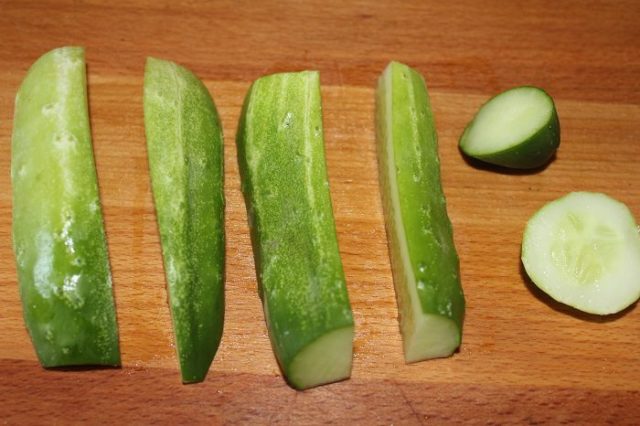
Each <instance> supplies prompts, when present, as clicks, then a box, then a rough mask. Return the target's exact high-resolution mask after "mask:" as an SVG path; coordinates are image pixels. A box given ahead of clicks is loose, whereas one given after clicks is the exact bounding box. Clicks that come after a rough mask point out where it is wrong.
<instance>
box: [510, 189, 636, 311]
mask: <svg viewBox="0 0 640 426" xmlns="http://www.w3.org/2000/svg"><path fill="white" fill-rule="evenodd" d="M522 263H523V265H524V267H525V270H526V271H527V274H528V275H529V277H530V278H531V280H532V281H533V282H534V283H535V285H536V286H538V287H539V288H540V289H541V290H542V291H544V292H545V293H547V294H548V295H549V296H551V297H552V298H553V299H555V300H557V301H558V302H561V303H564V304H566V305H569V306H572V307H574V308H576V309H579V310H581V311H584V312H588V313H591V314H598V315H607V314H613V313H616V312H620V311H621V310H623V309H625V308H627V307H628V306H630V305H631V304H633V303H634V302H635V301H637V300H638V298H639V297H640V235H639V234H638V226H637V225H636V222H635V220H634V218H633V215H632V214H631V212H630V211H629V209H628V208H627V206H625V205H624V204H623V203H621V202H619V201H616V200H614V199H613V198H610V197H608V196H607V195H605V194H601V193H592V192H572V193H570V194H568V195H566V196H564V197H562V198H560V199H557V200H555V201H552V202H550V203H548V204H547V205H545V206H544V207H542V208H541V209H540V210H539V211H538V212H537V213H536V214H534V215H533V216H532V217H531V219H530V220H529V222H528V223H527V226H526V228H525V231H524V237H523V241H522Z"/></svg>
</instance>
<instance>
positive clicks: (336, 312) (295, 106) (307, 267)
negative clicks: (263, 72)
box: [237, 71, 353, 389]
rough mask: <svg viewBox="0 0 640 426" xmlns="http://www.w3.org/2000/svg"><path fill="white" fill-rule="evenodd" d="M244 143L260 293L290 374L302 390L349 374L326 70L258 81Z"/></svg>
mask: <svg viewBox="0 0 640 426" xmlns="http://www.w3.org/2000/svg"><path fill="white" fill-rule="evenodd" d="M237 145H238V162H239V166H240V174H241V180H242V190H243V193H244V196H245V202H246V206H247V213H248V216H249V225H250V228H251V237H252V244H253V250H254V256H255V260H256V272H257V276H258V283H259V287H260V296H261V298H262V302H263V307H264V312H265V319H266V322H267V326H268V329H269V336H270V338H271V343H272V346H273V349H274V352H275V355H276V358H277V359H278V362H279V364H280V366H281V368H282V370H283V373H284V374H285V376H286V377H287V380H288V381H289V383H290V384H291V385H292V386H293V387H296V388H298V389H305V388H308V387H312V386H317V385H320V384H325V383H329V382H334V381H337V380H341V379H344V378H347V377H348V376H349V374H350V371H351V359H352V357H351V353H352V336H353V317H352V313H351V307H350V304H349V298H348V295H347V289H346V283H345V278H344V272H343V268H342V261H341V259H340V254H339V251H338V241H337V237H336V231H335V223H334V218H333V210H332V206H331V198H330V194H329V187H328V178H327V171H326V165H325V158H324V141H323V133H322V114H321V100H320V83H319V77H318V73H317V72H311V71H305V72H300V73H284V74H275V75H271V76H267V77H263V78H260V79H258V80H257V81H255V82H254V83H253V85H252V87H251V89H250V90H249V93H248V94H247V97H246V99H245V103H244V107H243V112H242V115H241V120H240V124H239V128H238V136H237ZM330 364H331V365H330Z"/></svg>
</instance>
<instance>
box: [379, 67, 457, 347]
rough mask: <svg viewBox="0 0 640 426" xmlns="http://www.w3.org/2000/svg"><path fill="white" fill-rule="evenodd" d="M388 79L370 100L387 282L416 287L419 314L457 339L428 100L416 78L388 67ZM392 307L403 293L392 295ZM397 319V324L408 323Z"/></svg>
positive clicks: (451, 257) (452, 264) (451, 249)
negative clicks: (389, 142) (435, 318)
mask: <svg viewBox="0 0 640 426" xmlns="http://www.w3.org/2000/svg"><path fill="white" fill-rule="evenodd" d="M387 72H391V73H392V77H391V78H392V93H391V94H389V93H387V90H386V87H385V82H384V74H383V76H382V77H381V78H380V81H379V85H378V91H377V96H376V114H377V120H376V121H377V129H376V130H377V140H378V143H377V146H378V160H379V177H380V185H381V193H382V201H383V203H382V204H383V210H384V217H385V223H386V228H387V234H388V235H389V236H390V238H389V251H390V257H391V263H392V271H393V278H394V283H395V284H396V287H403V286H408V285H409V281H410V280H409V279H408V278H407V275H409V274H411V275H413V276H414V277H415V282H416V283H418V282H420V281H422V283H423V284H424V286H423V288H422V289H420V288H418V296H419V299H420V305H421V307H422V312H423V313H425V314H436V315H441V316H444V317H446V318H449V319H451V320H453V321H454V322H455V324H456V326H457V328H458V331H459V336H458V341H460V340H461V337H462V323H463V318H464V309H465V300H464V295H463V292H462V286H461V284H460V272H459V260H458V255H457V252H456V249H455V246H454V241H453V231H452V226H451V222H450V220H449V217H448V215H447V209H446V201H445V198H444V192H443V190H442V185H441V181H440V161H439V158H438V142H437V134H436V129H435V123H434V118H433V113H432V111H431V107H430V102H429V95H428V92H427V87H426V84H425V82H424V79H423V77H422V75H420V73H418V72H417V71H415V70H413V69H411V68H410V67H408V66H406V65H404V64H401V63H398V62H391V63H390V64H389V67H388V69H387V70H386V71H385V73H387ZM388 96H391V102H392V111H393V112H394V114H393V116H392V118H391V127H392V128H391V134H392V136H393V154H394V158H395V164H394V165H393V166H392V167H390V165H389V164H388V155H387V151H386V150H387V147H386V143H385V141H386V137H387V134H388V132H389V129H388V127H387V123H386V121H385V119H384V118H385V108H386V105H387V100H388V99H387V97H388ZM390 169H392V170H393V169H395V176H396V179H397V183H398V192H399V194H398V195H399V201H400V210H401V216H402V223H403V226H404V231H405V235H406V238H407V250H408V253H409V257H410V264H411V270H410V271H406V270H405V267H404V265H403V262H402V260H401V256H400V250H401V249H400V244H401V242H400V240H399V237H398V235H397V233H396V232H395V229H396V222H395V220H396V219H395V218H394V215H393V213H392V212H393V208H392V200H391V195H390V192H391V191H390V188H389V170H390ZM396 294H397V296H398V299H399V300H398V305H399V306H404V304H405V303H409V302H408V301H404V300H401V297H402V294H403V292H401V291H396ZM411 320H412V319H411V318H403V317H401V318H400V321H401V322H402V321H411Z"/></svg>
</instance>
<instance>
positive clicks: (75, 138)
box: [11, 47, 120, 367]
mask: <svg viewBox="0 0 640 426" xmlns="http://www.w3.org/2000/svg"><path fill="white" fill-rule="evenodd" d="M85 72H86V67H85V62H84V50H83V49H82V48H80V47H63V48H59V49H55V50H52V51H50V52H48V53H46V54H45V55H43V56H42V57H41V58H40V59H38V60H37V61H36V62H35V63H34V64H33V65H32V66H31V68H30V69H29V72H28V74H27V76H26V77H25V79H24V81H23V82H22V85H21V86H20V89H19V90H18V94H17V95H16V105H15V117H14V122H13V139H12V145H11V180H12V186H13V249H14V252H15V255H16V260H17V265H18V281H19V283H20V295H21V298H22V307H23V313H24V319H25V323H26V325H27V328H28V330H29V333H30V334H31V339H32V341H33V344H34V346H35V350H36V353H37V354H38V358H39V360H40V363H41V364H42V366H43V367H60V366H70V365H111V366H116V365H120V351H119V348H118V328H117V323H116V313H115V307H114V302H113V293H112V288H111V272H110V269H109V257H108V253H107V245H106V238H105V233H104V227H103V220H102V211H101V207H100V200H99V196H98V184H97V178H96V170H95V165H94V160H93V148H92V145H91V130H90V128H89V115H88V106H87V90H86V74H85Z"/></svg>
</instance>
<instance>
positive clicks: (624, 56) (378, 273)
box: [0, 0, 640, 424]
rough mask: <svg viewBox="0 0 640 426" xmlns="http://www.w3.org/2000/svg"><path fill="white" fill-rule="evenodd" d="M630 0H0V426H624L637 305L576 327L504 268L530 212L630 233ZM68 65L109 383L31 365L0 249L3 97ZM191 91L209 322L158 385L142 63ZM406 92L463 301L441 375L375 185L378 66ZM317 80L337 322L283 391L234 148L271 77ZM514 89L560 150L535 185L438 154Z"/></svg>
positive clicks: (5, 140)
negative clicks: (200, 93) (204, 218)
mask: <svg viewBox="0 0 640 426" xmlns="http://www.w3.org/2000/svg"><path fill="white" fill-rule="evenodd" d="M638 22H640V6H639V5H638V3H637V2H635V1H619V2H601V1H599V2H593V3H590V5H589V6H588V7H586V6H585V4H584V3H583V2H577V1H567V2H562V3H560V4H559V3H558V2H552V1H537V0H536V1H530V2H526V3H524V2H508V1H485V2H474V1H462V2H456V3H455V4H449V2H433V1H429V2H420V1H414V2H412V1H406V2H388V3H385V2H375V1H364V0H363V1H354V2H347V3H344V2H326V1H319V0H313V1H308V2H288V1H279V2H270V1H264V2H250V1H241V2H225V1H220V2H198V1H187V0H183V1H171V2H168V1H152V0H130V1H127V2H109V3H104V2H101V1H98V0H89V1H53V0H51V1H41V2H33V1H13V2H12V1H3V0H0V40H2V43H0V306H2V309H0V421H5V422H8V423H12V424H25V423H43V422H47V423H50V422H52V421H58V422H60V423H66V422H92V423H93V422H96V423H97V422H101V423H105V422H124V421H128V422H136V423H149V422H173V421H182V422H187V421H196V422H202V423H204V422H207V423H245V424H267V423H282V424H307V423H311V424H315V423H325V422H333V423H338V424H344V423H362V424H365V423H366V424H390V423H394V424H421V423H436V424H437V423H451V422H466V423H483V424H484V423H499V424H504V423H540V422H546V423H554V424H555V423H563V422H565V423H569V422H578V423H587V422H589V423H607V422H609V423H615V424H625V423H627V424H633V423H637V421H638V420H637V419H638V415H640V408H639V406H640V404H639V403H640V351H639V350H638V347H640V309H639V308H638V307H637V306H633V307H631V308H629V309H628V310H626V311H625V312H623V313H622V314H619V315H616V316H614V317H612V318H597V317H592V316H588V315H584V314H580V313H577V312H575V311H573V310H571V309H569V308H566V307H563V306H561V305H559V304H557V303H555V302H553V301H551V300H549V298H548V297H546V296H544V295H543V294H541V293H540V292H539V291H537V290H536V289H535V288H534V286H532V284H531V283H530V282H529V281H528V279H527V278H526V275H525V274H524V273H523V271H522V270H521V267H520V262H519V255H520V242H521V237H522V231H523V229H524V225H525V222H526V220H527V219H528V218H529V216H530V215H531V214H532V213H533V212H535V211H536V210H537V209H538V208H539V207H541V206H542V205H543V204H544V203H545V202H547V201H550V200H552V199H555V198H557V197H559V196H561V195H563V194H565V193H566V192H569V191H574V190H590V191H604V192H607V193H608V194H609V195H611V196H613V197H615V198H617V199H619V200H621V201H623V202H625V203H626V204H627V205H628V206H629V208H630V209H631V211H632V212H633V213H634V215H635V216H636V218H638V219H640V175H639V173H638V168H639V166H640V126H639V123H640V80H638V78H637V76H638V75H640V25H638ZM67 44H74V45H82V46H85V47H86V48H87V52H86V53H87V62H88V64H89V65H88V67H89V93H90V108H91V123H92V129H93V140H94V151H95V156H96V164H97V169H98V178H99V184H100V191H101V196H102V202H103V205H104V214H105V222H106V231H107V238H108V242H109V250H110V258H111V265H112V272H113V281H114V287H115V295H116V304H117V313H118V321H119V325H120V338H121V348H122V359H123V363H124V366H123V368H122V369H102V370H82V371H77V370H71V371H45V370H42V369H41V368H40V367H39V366H38V364H37V361H36V358H35V353H34V351H33V348H32V346H31V342H30V340H29V337H28V335H27V333H26V329H25V327H24V323H23V321H22V310H21V307H20V303H19V296H18V286H17V278H16V270H15V262H14V257H13V253H12V249H11V190H10V188H11V186H10V175H9V170H10V140H11V131H12V116H13V99H14V96H15V93H16V91H17V88H18V86H19V84H20V81H21V79H22V78H23V77H24V74H25V72H26V71H27V69H28V68H29V66H30V65H31V63H32V62H33V61H34V60H35V59H36V58H37V57H38V56H40V55H41V54H42V53H44V52H46V51H48V50H49V49H51V48H54V47H58V46H62V45H67ZM148 55H153V56H157V57H160V58H166V59H170V60H174V61H177V62H179V63H181V64H183V65H185V66H187V67H189V68H190V69H192V70H193V71H194V72H195V73H196V74H197V75H198V76H199V77H201V78H202V79H203V81H204V82H205V84H206V85H207V87H208V88H209V90H210V91H211V93H212V95H213V97H214V99H215V102H216V104H217V107H218V110H219V113H220V116H221V118H222V122H223V127H224V134H225V167H226V183H225V193H226V198H227V211H226V214H227V217H226V218H227V223H226V229H227V279H226V284H227V311H226V323H225V331H224V336H223V340H222V344H221V346H220V350H219V352H218V355H217V357H216V359H215V360H214V364H213V366H212V368H211V371H210V373H209V377H208V379H207V381H206V382H205V383H203V384H200V385H190V386H183V385H181V384H180V376H179V371H178V365H177V360H176V356H175V351H174V347H173V335H172V331H171V325H170V318H169V309H168V306H167V303H166V297H167V296H166V290H165V282H164V273H163V269H162V261H161V255H160V246H159V238H158V233H157V225H156V221H155V214H154V210H153V204H152V198H151V192H150V185H149V176H148V164H147V159H146V148H145V139H144V128H143V114H142V81H143V80H142V79H143V67H144V60H145V57H146V56H148ZM391 59H395V60H399V61H404V62H406V63H408V64H409V65H412V66H414V67H416V68H417V69H418V70H420V71H421V72H422V73H423V74H424V75H425V76H426V78H427V83H428V85H429V88H430V92H431V97H432V106H433V108H434V113H435V120H436V125H437V129H438V133H439V140H440V156H441V165H442V176H443V186H444V190H445V193H446V195H447V200H448V208H449V214H450V217H451V220H452V222H453V226H454V234H455V241H456V245H457V248H458V252H459V255H460V260H461V273H462V283H463V286H464V289H465V294H466V297H467V305H468V307H467V315H466V319H465V328H464V336H463V345H462V347H461V349H460V351H459V353H457V354H455V355H454V356H453V357H452V358H448V359H441V360H433V361H428V362H423V363H418V364H414V365H405V364H404V362H403V357H402V352H401V340H400V334H399V329H398V324H397V321H396V317H397V309H396V305H395V298H394V293H393V285H392V281H391V271H390V269H389V268H390V267H389V259H388V253H387V245H386V235H385V231H384V226H383V219H382V209H381V204H380V194H379V191H378V186H377V167H376V159H375V137H374V126H373V108H374V91H373V88H374V85H375V80H376V78H377V76H378V74H379V73H380V72H381V71H382V70H383V68H384V66H385V65H386V62H387V61H389V60H391ZM301 69H318V70H319V71H320V73H321V80H322V83H323V89H322V95H323V109H324V127H325V138H326V142H325V143H326V155H327V165H328V169H329V177H330V184H331V195H332V199H333V206H334V213H335V217H336V226H337V229H338V239H339V243H340V251H341V254H342V258H343V262H344V267H345V274H346V278H347V286H348V290H349V293H350V297H351V302H352V307H353V311H354V318H355V321H356V339H355V354H354V369H353V376H352V379H351V380H348V381H345V382H341V383H338V384H333V385H329V386H324V387H321V388H317V389H312V390H309V391H305V392H296V391H293V390H292V389H290V388H289V387H288V386H287V385H286V384H285V382H284V381H283V380H282V378H281V377H280V373H279V370H278V367H277V364H276V362H275V359H274V357H273V354H272V351H271V347H270V344H269V340H268V337H267V332H266V327H265V325H264V319H263V314H262V308H261V306H260V302H259V299H258V296H257V289H256V279H255V271H254V267H253V257H252V251H251V245H250V241H249V233H248V227H247V220H246V219H247V218H246V212H245V206H244V203H243V200H242V196H241V193H240V184H239V177H238V168H237V161H236V150H235V143H234V138H235V131H236V126H237V120H238V117H239V114H240V108H241V104H242V101H243V99H244V95H245V93H246V90H247V89H248V87H249V84H250V83H251V81H253V80H254V79H255V78H257V77H259V76H261V75H263V74H265V73H270V72H276V71H285V70H286V71H294V70H301ZM517 84H533V85H539V86H541V87H544V88H545V89H546V90H547V91H548V92H549V93H550V94H551V95H552V96H553V97H554V99H555V100H556V103H557V107H558V113H559V116H560V121H561V127H562V142H561V146H560V150H559V152H558V154H557V156H556V158H555V160H554V161H553V162H552V163H551V164H550V165H549V166H548V167H546V168H545V169H544V170H541V171H537V172H535V173H507V172H502V171H496V170H495V169H489V168H484V167H478V166H477V165H475V164H470V163H468V162H467V161H465V160H464V159H463V158H462V157H461V155H460V153H459V152H458V149H457V139H458V137H459V135H460V134H461V132H462V130H463V128H464V126H465V125H466V124H467V122H468V120H470V119H471V117H472V116H473V114H474V112H475V111H476V109H477V108H478V107H479V106H480V105H481V104H482V103H483V102H484V101H485V100H486V99H487V98H488V97H489V96H491V95H492V94H495V93H496V92H498V91H500V90H504V89H506V88H508V87H511V86H513V85H517Z"/></svg>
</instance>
